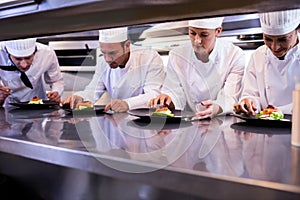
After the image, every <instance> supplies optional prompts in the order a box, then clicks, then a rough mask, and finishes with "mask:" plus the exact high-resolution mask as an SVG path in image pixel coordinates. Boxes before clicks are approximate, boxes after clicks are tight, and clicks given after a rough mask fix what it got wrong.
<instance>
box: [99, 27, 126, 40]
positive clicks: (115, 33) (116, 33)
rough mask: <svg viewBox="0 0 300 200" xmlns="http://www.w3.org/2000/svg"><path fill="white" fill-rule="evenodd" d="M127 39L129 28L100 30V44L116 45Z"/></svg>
mask: <svg viewBox="0 0 300 200" xmlns="http://www.w3.org/2000/svg"><path fill="white" fill-rule="evenodd" d="M127 39H128V37H127V27H121V28H112V29H104V30H99V42H103V43H116V42H124V41H126V40H127Z"/></svg>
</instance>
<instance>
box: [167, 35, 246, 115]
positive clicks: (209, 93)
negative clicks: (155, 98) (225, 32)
mask: <svg viewBox="0 0 300 200" xmlns="http://www.w3.org/2000/svg"><path fill="white" fill-rule="evenodd" d="M244 67H245V56H244V53H243V51H242V49H240V48H239V47H237V46H235V45H233V44H232V43H230V42H227V41H225V40H222V39H219V38H217V39H216V42H215V47H214V49H213V51H212V52H211V53H210V55H209V61H208V62H207V63H203V62H202V61H201V60H199V59H198V58H197V57H196V55H195V52H194V50H193V47H192V44H191V43H187V44H186V45H184V46H182V47H178V48H175V49H173V50H172V51H170V53H169V61H168V65H167V75H166V79H165V81H164V83H163V88H162V93H164V94H167V95H169V96H170V97H171V99H172V101H173V103H174V104H175V108H176V109H179V110H190V111H193V112H197V109H196V105H197V104H199V103H200V102H202V101H205V100H209V99H210V100H212V101H213V102H214V103H216V104H218V105H219V106H220V107H221V108H222V110H223V112H222V113H220V114H224V113H229V112H232V110H233V105H234V104H235V103H236V102H237V101H238V98H239V96H240V94H241V82H242V78H243V74H244Z"/></svg>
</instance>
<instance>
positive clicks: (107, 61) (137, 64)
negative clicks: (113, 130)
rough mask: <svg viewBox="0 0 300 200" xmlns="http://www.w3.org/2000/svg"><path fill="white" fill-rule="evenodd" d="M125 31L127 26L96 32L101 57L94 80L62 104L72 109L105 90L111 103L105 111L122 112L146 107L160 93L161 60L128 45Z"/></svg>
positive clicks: (95, 98) (153, 53)
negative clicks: (97, 33) (68, 105)
mask: <svg viewBox="0 0 300 200" xmlns="http://www.w3.org/2000/svg"><path fill="white" fill-rule="evenodd" d="M127 32H128V30H127V27H121V28H113V29H104V30H100V31H99V46H100V50H101V52H102V56H100V57H99V61H98V66H97V67H96V70H95V74H94V76H93V79H92V81H91V82H90V83H89V85H87V86H86V88H85V90H84V91H79V92H77V93H75V94H74V95H72V96H69V97H68V98H67V99H65V100H64V101H63V104H70V107H71V108H75V107H78V106H79V105H84V102H85V101H88V102H92V103H95V102H96V101H97V100H99V98H100V97H101V96H102V94H103V93H104V92H106V91H107V92H108V94H109V95H110V97H111V99H112V100H111V102H110V103H108V104H107V105H106V108H105V110H109V109H111V110H113V111H115V112H125V111H127V110H129V109H136V108H141V107H146V106H147V105H148V102H149V100H150V99H151V98H154V97H155V96H157V95H158V94H159V92H160V88H161V85H162V82H163V79H164V66H163V61H162V59H161V58H160V56H159V54H158V53H157V52H156V51H155V50H152V49H149V48H147V49H146V48H137V47H134V46H133V45H131V43H130V40H128V36H127V35H128V34H127ZM83 101H84V102H83ZM82 102H83V103H82Z"/></svg>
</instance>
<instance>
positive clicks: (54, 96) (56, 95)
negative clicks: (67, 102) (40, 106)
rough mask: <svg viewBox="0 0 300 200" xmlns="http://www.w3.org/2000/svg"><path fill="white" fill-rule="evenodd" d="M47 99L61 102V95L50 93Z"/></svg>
mask: <svg viewBox="0 0 300 200" xmlns="http://www.w3.org/2000/svg"><path fill="white" fill-rule="evenodd" d="M47 97H48V99H49V100H50V101H55V102H60V95H59V94H58V92H48V93H47Z"/></svg>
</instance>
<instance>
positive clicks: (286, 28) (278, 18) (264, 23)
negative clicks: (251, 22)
mask: <svg viewBox="0 0 300 200" xmlns="http://www.w3.org/2000/svg"><path fill="white" fill-rule="evenodd" d="M299 23H300V10H299V9H297V10H285V11H278V12H268V13H262V14H260V24H261V30H262V32H263V33H265V34H268V35H284V34H287V33H290V32H292V31H293V30H295V29H296V28H297V27H298V26H299Z"/></svg>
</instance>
